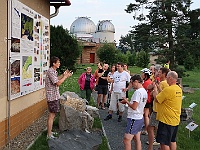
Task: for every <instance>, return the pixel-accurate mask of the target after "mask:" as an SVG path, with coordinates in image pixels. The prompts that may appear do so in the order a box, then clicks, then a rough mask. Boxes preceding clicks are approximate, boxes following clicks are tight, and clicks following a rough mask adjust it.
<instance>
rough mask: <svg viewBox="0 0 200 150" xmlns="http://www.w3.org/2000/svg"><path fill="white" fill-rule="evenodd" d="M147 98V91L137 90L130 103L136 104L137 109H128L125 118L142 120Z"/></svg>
mask: <svg viewBox="0 0 200 150" xmlns="http://www.w3.org/2000/svg"><path fill="white" fill-rule="evenodd" d="M147 97H148V96H147V91H146V90H145V89H144V88H139V89H137V90H136V91H135V92H134V94H133V96H132V97H131V101H130V103H131V104H133V102H138V107H137V108H136V110H133V109H132V108H130V107H128V116H127V118H131V119H142V117H143V114H144V106H145V105H146V102H147Z"/></svg>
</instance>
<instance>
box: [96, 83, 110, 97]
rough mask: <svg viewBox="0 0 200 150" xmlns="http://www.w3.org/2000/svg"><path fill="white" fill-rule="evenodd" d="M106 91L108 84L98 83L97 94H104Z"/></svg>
mask: <svg viewBox="0 0 200 150" xmlns="http://www.w3.org/2000/svg"><path fill="white" fill-rule="evenodd" d="M107 93H108V85H98V94H103V95H106V94H107Z"/></svg>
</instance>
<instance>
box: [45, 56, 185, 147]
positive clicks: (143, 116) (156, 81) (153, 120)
mask: <svg viewBox="0 0 200 150" xmlns="http://www.w3.org/2000/svg"><path fill="white" fill-rule="evenodd" d="M59 66H60V60H59V58H57V57H52V58H51V60H50V68H49V70H48V71H47V75H46V79H45V88H46V97H47V104H48V109H49V112H50V113H49V117H48V125H47V127H48V128H47V129H48V133H47V137H48V138H54V135H53V134H54V133H53V132H52V125H53V120H54V117H55V114H56V113H57V112H58V111H59V101H58V100H59V97H60V95H59V86H60V85H61V84H62V83H63V82H64V81H65V79H66V78H68V77H70V76H71V75H72V72H71V71H69V70H66V71H65V72H64V73H63V74H62V75H61V76H59V77H58V73H57V71H56V69H57V68H59ZM177 79H178V74H177V73H176V72H175V71H170V70H169V69H168V66H167V67H162V66H160V65H155V66H151V67H150V69H148V68H144V69H142V70H141V75H139V74H135V75H133V76H132V77H131V76H130V71H128V69H127V65H126V64H123V63H121V62H119V63H117V65H113V66H111V69H110V70H109V65H108V64H107V63H104V64H103V65H102V64H101V63H99V64H98V69H97V70H96V71H95V73H94V74H92V68H91V67H87V68H86V72H84V73H82V74H81V76H80V77H79V79H78V84H79V86H80V90H81V97H83V98H85V99H86V100H87V101H88V102H89V101H90V98H91V92H92V91H93V90H94V89H95V90H96V91H97V94H98V97H97V105H98V107H99V108H102V109H105V103H106V100H107V94H108V93H110V105H109V108H108V110H109V112H108V115H107V116H106V118H105V119H104V120H105V121H108V120H110V119H112V114H113V112H117V111H118V115H119V116H118V122H121V121H122V115H123V112H124V110H125V105H127V107H128V110H127V127H126V132H125V135H124V145H125V149H126V150H131V141H132V139H134V142H135V149H136V150H141V149H142V144H141V140H140V135H141V134H146V135H148V141H147V143H148V144H149V145H148V150H152V149H153V145H154V144H155V143H156V142H157V143H159V144H160V148H161V150H169V149H171V150H175V149H176V134H177V130H178V125H179V122H180V114H181V105H182V89H181V88H180V87H179V86H178V85H177V84H176V83H177ZM131 88H133V89H134V94H133V95H132V97H131V99H130V100H129V99H128V94H127V91H128V90H130V89H131ZM143 126H144V129H143V131H142V128H143ZM156 131H157V133H156ZM154 133H156V134H154ZM155 137H156V138H155Z"/></svg>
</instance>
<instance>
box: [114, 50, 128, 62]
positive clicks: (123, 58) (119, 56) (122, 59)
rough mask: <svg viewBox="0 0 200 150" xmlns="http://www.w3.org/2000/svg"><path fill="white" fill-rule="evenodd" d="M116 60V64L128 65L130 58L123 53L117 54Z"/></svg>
mask: <svg viewBox="0 0 200 150" xmlns="http://www.w3.org/2000/svg"><path fill="white" fill-rule="evenodd" d="M115 58H116V60H115V62H123V63H128V57H127V56H126V55H125V54H124V53H122V52H121V51H118V52H117V54H116V57H115Z"/></svg>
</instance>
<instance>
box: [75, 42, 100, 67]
mask: <svg viewBox="0 0 200 150" xmlns="http://www.w3.org/2000/svg"><path fill="white" fill-rule="evenodd" d="M99 47H100V44H99V43H95V44H94V45H87V44H85V45H84V48H83V51H82V56H81V57H80V58H79V59H78V63H79V64H80V63H82V64H89V63H90V53H94V54H95V60H94V63H95V64H96V63H98V62H99V59H98V57H97V54H96V52H97V50H98V48H99Z"/></svg>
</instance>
